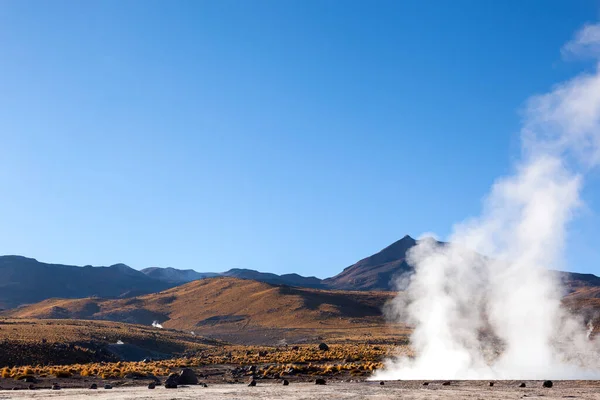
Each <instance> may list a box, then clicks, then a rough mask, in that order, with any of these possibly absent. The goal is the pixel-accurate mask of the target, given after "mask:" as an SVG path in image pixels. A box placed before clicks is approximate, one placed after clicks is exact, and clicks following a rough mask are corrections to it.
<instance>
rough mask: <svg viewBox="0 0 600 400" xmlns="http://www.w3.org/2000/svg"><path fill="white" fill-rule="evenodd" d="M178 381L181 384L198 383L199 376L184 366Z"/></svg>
mask: <svg viewBox="0 0 600 400" xmlns="http://www.w3.org/2000/svg"><path fill="white" fill-rule="evenodd" d="M177 383H178V384H179V385H197V384H198V377H197V376H196V374H195V373H194V371H192V370H191V369H190V368H184V369H182V370H181V372H180V373H179V380H178V381H177Z"/></svg>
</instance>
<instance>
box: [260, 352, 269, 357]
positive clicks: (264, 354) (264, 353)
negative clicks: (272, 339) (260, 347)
mask: <svg viewBox="0 0 600 400" xmlns="http://www.w3.org/2000/svg"><path fill="white" fill-rule="evenodd" d="M267 354H269V352H268V351H259V352H258V356H259V357H266V356H267Z"/></svg>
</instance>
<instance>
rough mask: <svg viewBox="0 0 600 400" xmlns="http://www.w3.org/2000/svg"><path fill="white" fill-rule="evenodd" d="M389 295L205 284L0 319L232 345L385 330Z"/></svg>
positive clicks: (75, 302) (222, 281)
mask: <svg viewBox="0 0 600 400" xmlns="http://www.w3.org/2000/svg"><path fill="white" fill-rule="evenodd" d="M393 295H394V294H393V293H390V292H351V291H332V290H319V289H310V288H299V287H290V286H284V285H273V284H268V283H264V282H257V281H253V280H247V279H237V278H231V277H219V278H208V279H202V280H198V281H194V282H190V283H187V284H185V285H182V286H177V287H174V288H171V289H168V290H165V291H163V292H160V293H154V294H148V295H144V296H139V297H136V298H131V299H97V298H86V299H49V300H46V301H43V302H41V303H38V304H33V305H29V306H23V307H19V308H16V309H13V310H8V311H4V312H3V313H0V316H1V317H4V318H6V317H8V318H59V319H69V318H77V319H91V320H109V321H119V322H128V323H137V324H142V325H150V324H152V322H153V321H158V322H160V323H161V324H162V325H163V326H164V327H165V328H173V329H181V330H187V331H194V332H195V333H196V334H199V335H205V336H206V335H210V336H211V337H219V338H223V339H225V340H231V341H234V342H238V343H264V342H265V341H267V342H269V341H271V340H275V339H276V340H282V339H285V340H295V341H297V340H299V338H300V339H302V338H304V337H307V336H311V337H312V336H315V335H345V337H348V335H350V336H353V335H360V334H361V333H362V332H368V333H369V334H373V333H374V332H376V331H378V330H382V331H385V332H387V329H388V328H387V325H386V323H385V320H384V317H383V315H382V311H381V309H382V307H383V305H384V304H385V303H386V301H388V300H389V299H391V298H392V297H393Z"/></svg>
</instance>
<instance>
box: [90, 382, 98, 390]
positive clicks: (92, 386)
mask: <svg viewBox="0 0 600 400" xmlns="http://www.w3.org/2000/svg"><path fill="white" fill-rule="evenodd" d="M90 389H92V390H95V389H98V385H96V384H95V383H92V384H91V385H90Z"/></svg>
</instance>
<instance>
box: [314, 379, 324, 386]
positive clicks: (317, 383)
mask: <svg viewBox="0 0 600 400" xmlns="http://www.w3.org/2000/svg"><path fill="white" fill-rule="evenodd" d="M325 383H326V382H325V379H323V378H317V379H315V385H325Z"/></svg>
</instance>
